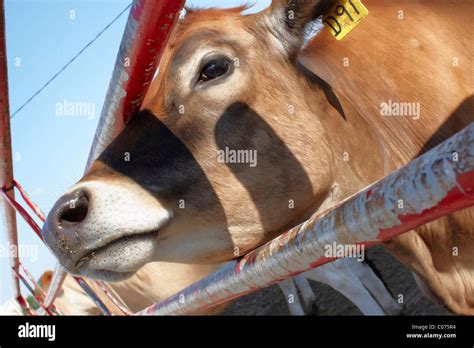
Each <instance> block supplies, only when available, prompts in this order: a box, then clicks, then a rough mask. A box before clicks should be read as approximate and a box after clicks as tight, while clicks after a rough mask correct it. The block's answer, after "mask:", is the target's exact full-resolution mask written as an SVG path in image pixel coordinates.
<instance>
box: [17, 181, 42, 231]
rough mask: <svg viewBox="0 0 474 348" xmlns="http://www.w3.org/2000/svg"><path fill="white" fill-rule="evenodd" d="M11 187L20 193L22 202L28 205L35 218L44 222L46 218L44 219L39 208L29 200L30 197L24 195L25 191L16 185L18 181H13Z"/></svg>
mask: <svg viewBox="0 0 474 348" xmlns="http://www.w3.org/2000/svg"><path fill="white" fill-rule="evenodd" d="M13 185H14V186H15V187H16V188H17V189H18V191H20V194H21V196H22V197H23V200H24V201H25V202H26V204H28V206H29V207H30V208H31V210H33V211H34V212H35V214H36V216H38V218H39V219H40V220H41V221H43V222H44V221H45V220H46V218H45V215H44V213H43V212H42V211H41V208H40V207H39V206H38V205H37V204H36V203H35V202H33V201H32V200H31V198H30V196H29V195H28V194H27V193H26V191H25V190H24V189H23V187H22V186H21V185H20V184H19V183H18V181H16V180H13Z"/></svg>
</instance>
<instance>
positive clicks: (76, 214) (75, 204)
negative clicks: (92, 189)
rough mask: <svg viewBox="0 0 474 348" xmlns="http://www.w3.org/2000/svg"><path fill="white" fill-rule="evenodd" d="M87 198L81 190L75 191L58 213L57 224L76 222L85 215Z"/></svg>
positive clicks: (80, 220)
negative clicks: (73, 195)
mask: <svg viewBox="0 0 474 348" xmlns="http://www.w3.org/2000/svg"><path fill="white" fill-rule="evenodd" d="M88 205H89V200H88V199H87V196H86V195H85V193H83V192H77V193H76V195H75V197H74V198H72V199H70V200H69V201H68V202H67V203H66V204H65V205H64V207H63V209H62V211H61V213H60V214H59V224H60V225H62V226H64V225H71V224H78V223H80V222H82V221H84V219H85V218H86V216H87V210H88Z"/></svg>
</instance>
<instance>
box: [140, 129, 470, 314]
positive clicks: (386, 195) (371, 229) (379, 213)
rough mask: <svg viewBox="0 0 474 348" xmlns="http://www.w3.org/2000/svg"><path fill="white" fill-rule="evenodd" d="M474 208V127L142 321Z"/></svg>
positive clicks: (199, 305)
mask: <svg viewBox="0 0 474 348" xmlns="http://www.w3.org/2000/svg"><path fill="white" fill-rule="evenodd" d="M400 202H402V205H400ZM473 205H474V123H472V124H471V125H470V126H468V127H467V128H465V129H464V130H463V131H461V132H459V133H458V134H456V135H455V136H453V137H452V138H450V139H448V140H446V141H445V142H443V143H442V144H441V145H439V146H437V147H436V148H434V149H432V150H431V151H429V152H427V153H426V154H424V155H423V156H421V157H419V158H417V159H415V160H414V161H412V162H411V163H409V164H407V165H406V166H405V167H403V168H401V169H399V170H397V171H395V172H393V173H392V174H390V175H388V176H387V177H385V178H384V179H382V180H380V181H379V182H377V183H375V184H373V185H371V186H369V187H367V188H366V189H364V190H362V191H360V192H359V193H357V194H356V195H354V196H352V197H350V198H348V199H346V200H344V201H343V202H341V203H340V204H338V205H337V207H335V208H333V209H330V210H328V211H326V212H323V213H321V214H317V215H315V216H313V217H312V218H310V219H309V220H308V221H306V222H304V223H303V224H301V225H299V226H297V227H295V228H293V229H291V230H290V231H288V232H286V233H284V234H283V235H280V236H279V237H277V238H275V239H274V240H272V241H271V242H269V243H267V244H265V245H264V246H262V247H260V248H258V249H256V250H254V251H252V252H250V253H249V254H247V255H246V256H244V257H243V258H242V259H241V260H240V261H238V262H234V263H231V264H229V265H226V266H224V267H223V268H221V269H220V270H218V271H217V272H216V273H214V274H211V275H210V276H208V277H206V278H204V279H203V280H201V281H199V282H197V283H195V284H194V285H191V286H190V287H188V288H186V289H185V290H183V291H181V292H180V293H178V294H175V295H173V296H171V297H170V298H169V299H167V300H165V301H163V302H161V303H158V304H155V305H153V306H151V307H149V308H147V309H145V310H143V311H141V312H139V313H137V314H138V315H146V314H153V315H158V314H189V313H192V312H194V311H196V310H200V309H203V308H208V307H212V306H215V305H218V304H221V303H224V302H227V301H229V300H232V299H235V298H237V297H240V296H243V295H245V294H248V293H250V292H253V291H255V290H257V289H260V288H263V287H266V286H269V285H271V284H274V283H277V282H279V281H281V280H283V279H286V278H289V277H292V276H294V275H296V274H299V273H301V272H304V271H307V270H309V269H312V268H315V267H319V266H321V265H323V264H325V263H327V262H331V261H333V260H335V259H336V258H334V257H328V255H326V254H325V247H326V246H327V245H333V243H337V244H339V245H342V244H344V245H346V244H362V245H364V246H367V247H370V246H373V245H375V244H379V243H381V242H384V241H387V240H390V239H392V238H394V237H396V236H398V235H399V234H401V233H405V232H407V231H410V230H412V229H414V228H416V227H418V226H420V225H423V224H426V223H428V222H430V221H433V220H435V219H437V218H440V217H442V216H444V215H447V214H449V213H452V212H454V211H456V210H460V209H463V208H467V207H469V206H473ZM400 206H403V208H400Z"/></svg>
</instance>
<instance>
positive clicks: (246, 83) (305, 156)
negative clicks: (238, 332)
mask: <svg viewBox="0 0 474 348" xmlns="http://www.w3.org/2000/svg"><path fill="white" fill-rule="evenodd" d="M364 2H365V3H366V5H367V7H368V8H369V10H370V14H369V16H368V17H367V19H366V20H364V21H363V22H362V23H360V24H359V25H358V26H357V27H356V28H355V29H354V30H353V31H352V32H351V33H349V34H348V36H347V37H346V38H345V39H344V40H343V41H341V42H337V41H336V40H334V39H333V38H331V37H329V34H328V32H327V31H324V32H323V33H321V35H318V36H317V37H316V39H315V40H313V41H312V42H311V43H310V44H309V45H307V46H306V47H303V46H304V44H305V34H306V33H307V30H308V28H310V27H311V26H312V23H314V20H316V19H318V18H319V17H320V16H321V15H323V14H324V13H327V11H328V9H329V8H331V6H332V5H333V3H334V1H330V0H327V1H326V0H308V1H295V0H274V1H272V3H271V5H270V7H269V8H267V9H266V10H264V11H262V12H260V13H257V14H252V15H242V14H241V12H242V11H243V10H244V9H245V7H240V8H236V9H226V10H223V9H207V10H193V9H189V10H188V11H187V14H186V16H185V18H184V19H183V20H182V21H181V22H180V23H179V25H178V26H177V28H176V30H174V32H173V34H172V37H171V39H170V42H169V45H168V47H167V49H166V51H165V53H164V55H163V58H162V61H161V63H160V72H159V74H158V76H157V77H156V78H155V79H154V81H153V83H152V85H151V87H150V89H149V91H148V93H147V95H146V97H145V100H144V102H143V105H142V108H141V111H140V112H139V113H138V114H137V115H135V116H134V117H133V118H132V120H131V121H130V122H129V123H128V124H127V125H126V127H125V129H124V130H123V132H122V133H121V134H120V135H119V136H118V137H117V138H116V139H115V140H114V141H113V142H112V143H111V144H110V145H109V146H108V147H107V148H106V149H105V150H104V151H103V153H102V154H101V155H100V156H99V157H98V159H97V160H96V161H95V162H94V163H93V164H92V166H91V168H90V169H89V170H88V172H87V173H86V174H85V175H84V177H83V178H82V179H81V180H80V181H79V182H78V183H77V184H76V185H74V186H73V187H72V188H71V189H69V190H68V191H67V192H66V193H65V194H64V195H63V196H61V197H60V198H59V199H58V201H57V202H56V204H55V205H54V207H53V209H52V210H51V212H50V213H49V215H48V218H47V221H46V224H45V226H44V228H43V231H42V234H43V236H44V238H45V240H46V242H47V244H48V245H49V247H50V248H51V250H52V251H53V252H54V253H55V254H56V256H57V257H58V259H59V260H60V262H61V263H62V264H63V265H64V267H66V269H67V270H68V271H69V272H71V273H74V274H81V275H84V276H89V277H93V278H100V279H105V280H110V281H119V280H122V279H125V278H127V277H130V276H131V275H133V274H134V273H135V272H136V271H137V270H138V269H139V268H140V267H142V266H143V265H144V264H146V263H149V262H155V261H157V262H177V263H194V264H199V263H202V264H209V263H221V262H227V261H229V260H232V259H235V258H238V257H240V256H242V255H244V254H245V253H247V252H248V251H250V250H252V249H254V248H256V247H258V246H260V245H262V244H263V243H265V242H267V241H269V240H271V239H272V238H274V237H275V236H278V235H279V234H281V233H282V232H284V231H286V230H287V229H288V228H290V227H292V226H295V225H296V224H298V223H300V222H302V221H304V220H305V219H307V218H308V217H309V216H310V215H312V214H313V213H315V212H321V211H323V210H325V209H328V208H330V207H331V206H334V205H335V204H337V203H338V202H339V201H341V200H342V199H344V198H346V197H348V196H349V195H351V194H353V193H355V192H357V191H359V190H360V189H361V188H363V187H365V186H367V185H369V184H370V183H372V182H374V181H376V180H378V179H380V178H382V177H383V176H385V175H387V174H388V173H390V172H391V171H393V170H394V169H396V168H399V167H400V166H402V165H404V164H405V163H407V162H408V161H410V160H411V159H413V158H415V157H416V156H418V155H420V154H422V153H423V152H425V151H426V150H428V149H430V148H431V147H433V146H434V145H436V144H437V143H439V142H440V141H441V140H443V139H445V138H446V137H448V136H449V135H451V134H452V133H453V132H454V131H456V130H459V129H461V128H463V127H464V126H467V125H468V124H469V123H471V122H472V121H473V113H472V110H473V108H472V107H473V83H472V76H473V74H472V67H471V65H472V64H470V63H471V62H472V46H473V45H472V34H473V33H472V26H471V25H470V24H471V22H472V18H471V17H472V16H471V13H472V10H473V3H472V2H466V1H441V0H431V1H422V0H415V1H412V0H410V1H409V0H402V1H397V2H392V1H369V0H367V1H364ZM303 48H304V49H303ZM302 49H303V51H302ZM394 103H395V104H394ZM406 103H409V106H410V105H411V106H412V107H413V108H412V109H410V108H402V109H404V110H405V109H406V110H408V111H406V110H405V113H404V114H402V115H400V114H399V113H396V115H395V113H394V112H393V113H392V112H391V111H392V106H393V105H395V106H397V107H398V109H400V106H401V104H404V105H405V104H406ZM412 103H413V105H412ZM417 111H418V112H417ZM125 158H126V159H127V160H125ZM473 215H474V212H473V209H466V210H464V211H461V212H458V213H455V214H451V215H449V216H447V217H445V218H442V219H439V220H437V221H435V222H432V223H430V224H427V225H425V226H423V227H421V228H418V229H416V230H413V231H410V232H408V233H406V234H404V235H402V236H400V237H397V238H395V239H394V240H392V241H390V242H388V243H386V244H385V246H386V247H387V249H388V250H389V251H390V252H391V253H392V254H393V255H395V256H396V257H397V258H398V259H399V260H400V261H402V262H403V263H404V264H405V265H407V266H408V267H409V268H410V269H411V270H412V271H413V272H414V274H415V276H416V279H417V282H418V284H419V285H420V288H421V289H422V290H423V291H424V293H425V294H426V295H427V296H429V297H430V298H432V299H434V300H436V301H438V302H440V303H442V304H443V305H445V306H446V307H447V308H448V309H449V310H451V311H452V312H454V313H459V314H474V288H473V284H474V283H473V277H474V253H473V247H474V240H473V239H474V224H473V223H472V222H473V221H474V220H473V219H474V216H473Z"/></svg>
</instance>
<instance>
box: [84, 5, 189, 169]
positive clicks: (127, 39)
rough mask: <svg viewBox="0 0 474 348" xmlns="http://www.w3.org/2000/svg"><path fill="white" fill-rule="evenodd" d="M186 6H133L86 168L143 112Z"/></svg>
mask: <svg viewBox="0 0 474 348" xmlns="http://www.w3.org/2000/svg"><path fill="white" fill-rule="evenodd" d="M184 2H185V1H184V0H174V1H171V0H160V1H146V0H135V1H134V2H133V6H132V9H131V10H130V14H129V16H128V21H127V25H126V27H125V32H124V33H123V37H122V42H121V44H120V49H119V52H118V55H117V60H116V62H115V67H114V71H113V74H112V80H111V81H110V84H109V89H108V91H107V95H106V97H105V102H104V106H103V108H102V113H101V116H100V120H99V125H98V127H97V131H96V133H95V137H94V141H93V144H92V148H91V151H90V154H89V159H88V161H87V166H86V168H88V167H89V166H90V165H91V163H92V162H93V161H94V160H95V159H96V158H97V157H98V155H99V154H100V153H101V152H102V151H103V150H104V149H105V148H106V147H107V145H109V144H110V143H111V142H112V140H113V139H115V137H116V136H117V135H118V134H119V133H120V131H121V130H122V129H123V127H124V125H125V124H126V123H127V121H128V120H129V119H130V118H131V117H132V116H133V115H134V114H135V113H136V112H138V111H139V110H140V107H141V104H142V101H143V98H144V97H145V95H146V92H147V91H148V87H149V86H150V83H151V81H152V80H153V76H154V74H155V72H156V69H157V68H158V64H159V62H160V59H161V56H162V54H163V51H164V49H165V47H166V44H167V42H168V38H169V36H170V34H171V29H172V28H173V25H174V24H175V22H176V21H177V19H178V18H179V13H180V11H181V9H182V8H183V6H184Z"/></svg>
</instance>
